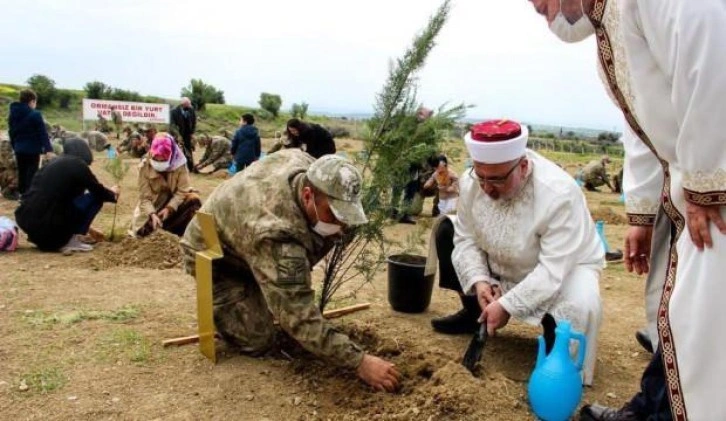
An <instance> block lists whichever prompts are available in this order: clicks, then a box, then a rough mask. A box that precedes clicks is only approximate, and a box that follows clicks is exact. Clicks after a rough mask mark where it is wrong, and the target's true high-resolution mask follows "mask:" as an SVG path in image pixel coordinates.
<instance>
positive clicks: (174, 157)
mask: <svg viewBox="0 0 726 421" xmlns="http://www.w3.org/2000/svg"><path fill="white" fill-rule="evenodd" d="M186 164H187V159H186V157H185V156H184V152H183V151H182V150H181V148H179V146H178V145H177V143H176V142H175V141H174V138H173V137H172V136H171V135H170V134H168V133H165V132H161V133H158V134H157V135H156V136H155V137H154V140H153V141H152V142H151V148H150V150H149V154H148V156H147V157H145V158H144V159H143V160H142V161H141V164H140V168H139V203H138V204H137V205H136V209H135V210H134V215H133V218H132V221H131V231H130V233H129V234H130V235H132V236H135V237H145V236H147V235H149V234H151V233H152V232H154V231H156V230H158V229H160V228H161V229H164V230H166V231H169V232H171V233H173V234H176V235H178V236H181V235H182V234H184V230H185V229H186V227H187V225H188V224H189V221H191V220H192V218H193V217H194V213H195V212H196V211H197V210H199V208H200V207H201V206H202V203H201V200H200V199H199V196H198V195H197V194H196V193H194V192H193V191H192V188H191V185H190V181H189V170H188V169H187V166H186Z"/></svg>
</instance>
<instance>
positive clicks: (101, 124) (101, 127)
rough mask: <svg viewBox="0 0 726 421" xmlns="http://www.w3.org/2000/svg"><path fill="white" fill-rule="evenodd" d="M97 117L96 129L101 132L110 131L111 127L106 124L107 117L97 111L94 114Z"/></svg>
mask: <svg viewBox="0 0 726 421" xmlns="http://www.w3.org/2000/svg"><path fill="white" fill-rule="evenodd" d="M96 116H97V117H98V123H96V130H98V131H100V132H103V133H110V132H111V128H110V127H109V126H108V119H107V118H106V117H104V116H103V114H101V112H100V111H99V112H98V114H96Z"/></svg>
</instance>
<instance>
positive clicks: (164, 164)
mask: <svg viewBox="0 0 726 421" xmlns="http://www.w3.org/2000/svg"><path fill="white" fill-rule="evenodd" d="M170 164H171V159H169V160H168V161H155V160H153V159H152V160H151V168H153V169H154V171H156V172H166V171H169V167H170Z"/></svg>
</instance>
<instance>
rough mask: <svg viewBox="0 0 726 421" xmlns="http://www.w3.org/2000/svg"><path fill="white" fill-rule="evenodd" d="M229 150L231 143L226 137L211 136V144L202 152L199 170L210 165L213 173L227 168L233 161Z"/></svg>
mask: <svg viewBox="0 0 726 421" xmlns="http://www.w3.org/2000/svg"><path fill="white" fill-rule="evenodd" d="M231 148H232V142H231V141H230V140H229V139H227V138H226V137H223V136H212V143H210V144H209V145H208V146H207V148H206V149H205V150H204V155H203V156H202V160H201V162H200V163H199V169H202V168H204V167H208V166H210V165H211V166H212V167H213V168H214V171H217V170H221V169H227V168H229V166H230V165H231V164H232V160H233V157H232V152H231V151H230V150H231Z"/></svg>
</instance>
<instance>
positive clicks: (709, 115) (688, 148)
mask: <svg viewBox="0 0 726 421" xmlns="http://www.w3.org/2000/svg"><path fill="white" fill-rule="evenodd" d="M532 2H533V4H534V5H535V7H536V8H537V10H538V12H540V13H541V14H543V15H546V16H547V17H548V21H549V22H550V28H551V29H553V32H555V33H557V34H558V36H560V38H561V39H563V40H566V41H578V40H580V39H584V38H585V37H586V36H587V34H586V33H587V29H585V27H586V26H587V25H588V24H590V25H591V26H593V27H594V28H593V30H594V31H596V35H597V39H598V48H599V50H600V57H601V62H602V63H603V64H604V66H603V67H605V70H606V74H607V77H608V80H609V82H610V83H609V85H610V87H611V90H613V91H614V92H615V94H616V95H615V96H616V100H617V102H618V105H619V106H620V108H621V109H622V110H623V113H624V115H625V117H626V120H627V121H628V126H629V127H630V128H631V129H633V131H634V132H635V134H636V135H637V138H638V140H639V141H638V142H636V146H635V149H634V148H633V147H632V146H631V147H630V148H629V146H628V144H627V143H626V144H625V146H626V158H627V157H628V155H631V156H634V155H635V156H637V159H638V161H639V162H638V164H637V166H634V165H633V166H631V168H632V169H633V170H634V171H636V172H640V177H638V176H637V175H636V177H634V178H633V179H632V181H634V183H635V184H636V185H637V193H638V194H639V195H640V196H641V197H642V198H644V199H645V200H644V201H642V202H641V204H642V207H643V208H644V209H645V208H652V206H650V205H652V200H651V198H653V197H658V196H660V201H659V205H660V209H659V211H658V212H659V215H661V216H664V217H661V218H657V222H656V231H657V232H658V231H660V232H666V233H667V235H666V236H667V237H668V238H667V241H665V242H661V243H654V244H653V251H652V253H651V250H650V244H649V243H648V241H647V240H648V239H649V236H650V235H651V233H652V228H649V227H648V225H650V226H652V223H653V219H655V218H653V217H652V215H651V214H650V213H649V212H646V213H643V214H641V215H637V214H633V215H629V216H630V219H631V223H632V222H641V225H642V226H641V227H639V228H637V227H636V228H631V230H630V231H629V232H628V235H627V237H628V238H627V242H626V259H628V260H629V261H626V263H627V264H628V266H629V267H631V268H634V269H635V270H636V271H638V272H646V271H648V270H649V266H653V265H658V266H659V267H653V269H655V271H657V272H660V273H662V276H663V277H662V280H661V281H660V282H659V283H656V282H654V283H650V282H649V287H648V295H647V307H651V306H653V304H656V303H654V302H653V300H652V298H653V296H654V295H657V292H658V291H660V297H659V300H658V301H657V310H656V311H655V312H654V313H655V315H656V316H657V327H658V339H659V342H660V345H659V346H658V349H657V351H656V353H655V355H654V358H653V361H651V364H650V365H649V366H648V367H647V368H646V372H645V373H644V375H643V381H642V383H641V392H640V393H638V395H636V396H635V397H634V398H633V400H632V401H631V402H629V403H628V404H627V405H625V406H624V407H623V408H621V409H620V410H612V409H609V408H603V407H596V406H593V407H585V408H584V409H583V411H582V415H581V419H583V420H616V421H617V420H641V419H671V418H672V419H678V420H681V419H684V420H685V419H693V420H712V419H713V420H716V419H718V420H721V419H726V401H725V400H724V399H723V396H726V380H724V377H723V375H722V373H724V372H726V358H723V357H722V356H721V355H720V354H721V352H720V351H721V350H722V349H723V348H724V346H726V339H725V338H724V336H723V335H718V334H714V331H713V329H714V326H721V325H722V324H723V323H724V322H726V311H725V310H723V302H724V300H726V286H724V285H723V283H722V282H719V280H718V276H719V274H722V273H724V270H726V258H725V257H726V236H725V235H724V234H726V224H724V222H723V221H724V215H725V213H726V210H725V209H724V205H726V148H724V141H723V140H724V139H723V138H724V137H725V135H724V131H723V130H722V128H721V125H720V123H721V122H720V121H719V117H718V115H719V112H720V111H721V110H723V109H724V107H725V106H726V72H724V71H723V67H724V65H725V64H726V4H724V2H723V0H699V1H688V0H618V1H617V2H616V1H615V0H609V1H608V0H562V1H561V2H560V1H557V0H532ZM612 3H619V4H620V8H621V9H622V10H621V13H620V16H619V19H618V16H615V19H612V20H613V21H614V22H615V23H614V25H610V27H608V24H607V23H608V22H607V14H606V13H604V12H606V11H607V10H608V6H609V5H610V4H612ZM578 10H579V11H580V16H582V15H584V14H587V15H588V17H589V19H578V18H577V16H576V15H577V11H578ZM560 15H563V17H564V22H565V23H563V19H562V18H560ZM568 15H569V16H568ZM573 15H574V16H573ZM557 18H560V19H557ZM618 26H619V28H618V31H619V32H620V33H621V38H622V43H621V47H620V48H618V45H617V43H615V44H614V43H613V42H612V41H613V40H612V39H611V37H610V35H611V34H610V33H609V32H611V31H610V30H611V29H612V28H613V27H616V28H617V27H618ZM558 29H559V30H558ZM583 34H584V36H582V35H583ZM578 38H579V39H578ZM615 41H617V40H615ZM619 50H624V52H625V54H624V55H625V57H624V58H625V60H618V54H619V53H621V52H619ZM621 55H622V54H621ZM621 58H622V57H621ZM623 61H625V62H627V71H628V72H629V82H630V83H629V84H627V83H622V82H623V81H622V80H618V79H619V75H618V73H619V72H618V69H619V68H620V69H622V68H623V66H622V62H623ZM619 64H620V65H619ZM634 151H635V152H634ZM641 152H642V153H641ZM658 167H660V168H661V169H662V174H663V176H664V178H665V181H664V183H663V188H662V189H661V190H659V189H658V188H657V186H656V185H655V184H657V183H652V182H649V181H652V180H653V175H654V174H657V172H658ZM625 173H626V174H625V178H626V180H625V181H626V183H625V189H626V190H625V194H626V198H628V199H629V197H628V196H629V192H628V182H627V181H628V167H627V162H626V171H625ZM649 177H650V178H649ZM663 243H665V244H663ZM649 255H650V262H648V261H647V260H646V259H647V258H648V257H649ZM663 257H665V259H663ZM649 263H650V264H649ZM653 273H654V271H651V279H652V278H653V276H652V275H653ZM658 287H659V288H658ZM654 293H656V294H654ZM650 314H651V311H649V315H650ZM664 406H665V408H664Z"/></svg>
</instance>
